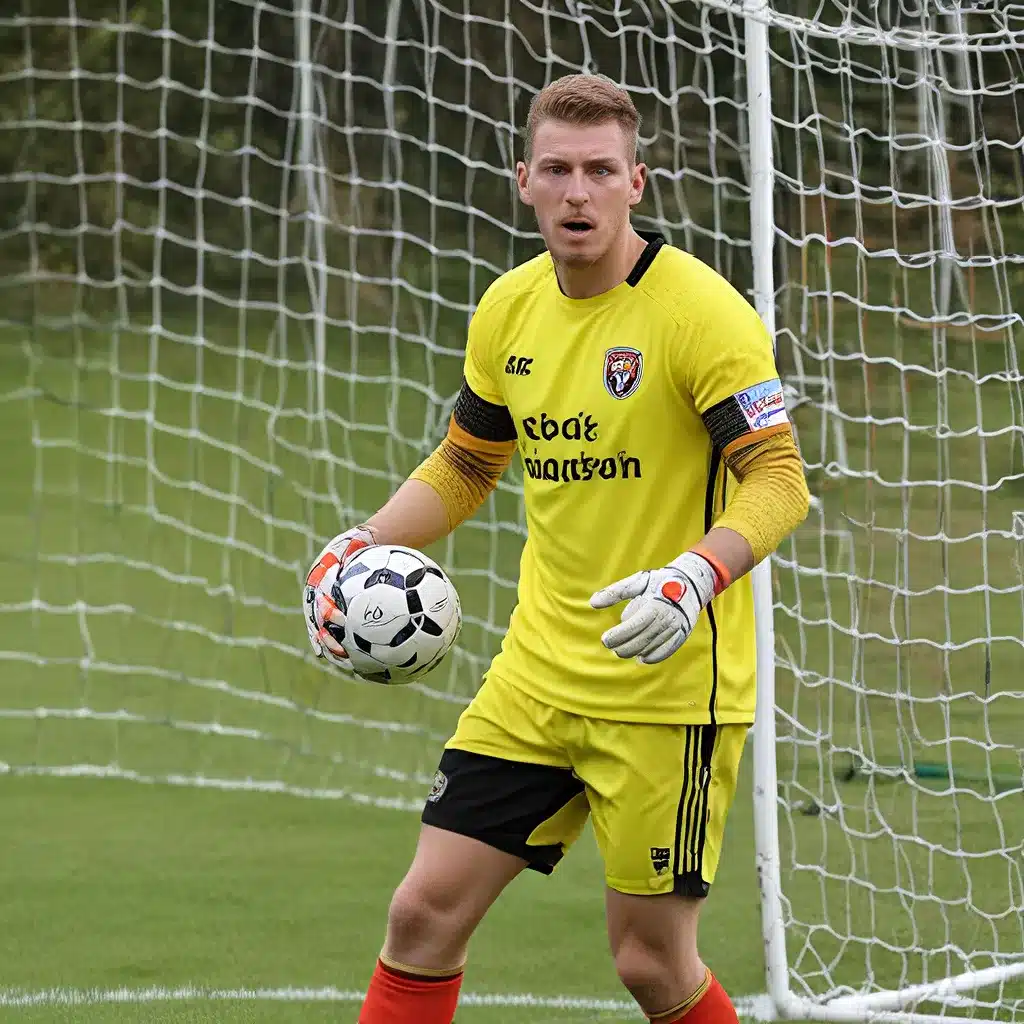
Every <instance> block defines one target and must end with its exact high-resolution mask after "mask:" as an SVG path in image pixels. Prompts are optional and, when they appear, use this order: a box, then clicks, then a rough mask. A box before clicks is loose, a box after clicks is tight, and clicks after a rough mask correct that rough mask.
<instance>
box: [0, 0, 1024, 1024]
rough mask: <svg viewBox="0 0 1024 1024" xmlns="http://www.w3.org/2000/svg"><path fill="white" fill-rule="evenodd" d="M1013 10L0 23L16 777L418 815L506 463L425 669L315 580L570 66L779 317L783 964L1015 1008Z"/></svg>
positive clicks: (428, 398) (490, 577) (801, 978)
mask: <svg viewBox="0 0 1024 1024" xmlns="http://www.w3.org/2000/svg"><path fill="white" fill-rule="evenodd" d="M55 12H57V13H55ZM1022 44H1024V10H1022V9H1021V8H1020V7H1019V6H1018V5H1015V4H1009V5H993V4H988V5H979V4H975V3H969V2H967V0H959V2H958V0H943V2H942V3H937V4H923V5H908V4H897V3H885V4H879V3H876V2H873V0H787V2H785V3H782V2H781V0H780V2H776V3H773V4H765V3H763V2H762V0H746V2H745V3H743V2H740V0H678V2H669V0H631V2H630V3H628V4H625V3H621V2H619V0H600V2H596V3H587V4H583V3H580V2H577V0H559V2H556V3H534V2H531V0H505V2H504V3H500V4H499V3H495V4H493V5H486V4H480V5H476V4H469V3H458V4H447V3H444V2H441V0H381V2H377V3H372V2H369V0H322V2H319V3H317V4H314V5H312V6H310V4H309V3H308V0H307V2H299V3H297V4H296V5H295V6H294V9H292V8H290V7H289V5H280V6H275V5H270V4H267V3H264V2H262V0H254V2H252V3H235V4H220V3H213V2H212V0H211V2H210V3H209V4H171V3H170V2H169V0H154V2H152V3H147V4H140V5H128V4H126V3H125V2H124V0H95V2H93V3H90V4H89V5H87V6H86V5H79V6H76V5H74V4H70V5H69V6H68V7H67V8H60V10H59V11H58V8H57V7H55V6H54V5H53V4H43V3H41V2H38V0H24V2H23V3H22V4H21V5H20V9H19V13H17V14H11V13H0V115H2V119H0V429H2V436H3V438H4V442H5V459H4V463H3V465H4V481H3V486H2V487H0V523H2V526H3V529H2V530H0V559H2V563H3V571H2V572H0V661H2V665H0V772H8V773H43V774H51V775H96V776H110V777H119V778H128V779H135V780H138V781H142V782H171V783H177V784H182V785H195V786H217V787H224V788H239V789H264V790H272V791H280V792H287V793H293V794H296V795H306V796H318V797H346V798H349V799H352V800H356V801H361V802H366V803H373V804H377V805H381V806H391V807H396V808H404V809H413V808H418V807H419V806H420V804H421V801H422V797H423V794H424V792H425V787H426V786H428V785H429V781H430V778H431V776H432V774H433V771H434V767H435V765H436V759H437V756H438V752H439V749H440V745H441V743H442V741H443V740H444V739H445V738H446V737H447V735H449V733H450V731H451V728H452V726H453V724H454V721H455V718H456V717H457V715H458V713H459V711H460V710H461V708H462V707H463V706H464V705H465V704H466V702H467V701H468V700H469V698H470V697H471V695H472V693H473V692H474V690H475V687H476V685H477V684H478V680H479V678H480V673H481V671H482V669H483V668H484V666H485V665H486V663H487V661H488V659H489V657H490V656H491V655H492V654H493V652H494V651H495V650H496V649H497V645H498V643H499V642H500V638H501V635H502V631H503V629H504V627H505V624H506V623H507V619H508V615H509V612H510V610H511V607H512V605H513V602H514V598H515V580H516V574H517V566H518V555H519V551H520V548H521V544H522V539H523V536H524V517H523V510H522V501H521V486H520V482H521V467H520V466H519V465H518V463H516V465H514V466H513V467H512V469H511V470H510V472H509V473H508V474H507V475H506V478H505V480H504V481H503V482H502V483H501V485H500V486H499V488H498V490H497V491H496V492H495V494H494V495H493V496H492V497H491V498H490V499H489V500H488V502H487V503H486V505H485V506H484V507H483V509H482V510H481V511H480V513H479V514H478V515H477V516H476V517H475V519H474V520H473V521H472V522H470V523H467V524H466V525H464V526H463V527H461V528H460V529H459V530H458V531H457V532H456V534H455V535H453V537H451V538H450V539H449V540H448V541H446V542H445V543H444V544H443V545H441V546H439V550H438V551H437V552H435V553H436V555H437V557H438V558H439V559H440V560H442V561H443V563H444V564H445V566H446V567H447V568H448V569H449V570H450V572H451V575H452V578H453V580H454V582H455V584H456V586H457V587H458V588H459V591H460V593H461V595H462V605H463V609H464V612H465V614H466V625H465V628H464V630H463V633H462V638H461V640H460V644H459V647H458V650H457V651H456V652H455V653H454V654H453V656H452V657H451V658H450V659H449V661H448V662H447V663H446V664H445V666H444V667H443V669H441V670H439V671H437V672H435V673H434V674H432V675H430V676H429V677H428V678H426V679H425V680H424V681H423V682H422V683H420V684H418V685H415V686H411V687H408V688H395V689H392V690H383V689H381V688H376V687H371V686H367V685H364V684H359V683H355V682H353V681H351V680H346V679H345V678H343V677H340V676H339V675H337V674H334V673H332V672H330V671H328V670H326V669H325V668H324V667H323V666H322V665H318V664H316V663H314V661H313V659H312V657H311V654H310V652H309V650H308V646H307V645H306V642H305V634H304V629H303V626H302V623H301V620H300V613H299V593H300V581H301V578H302V574H303V572H304V570H305V568H306V566H307V565H308V563H309V561H310V560H311V558H312V557H313V555H314V554H315V553H316V551H317V550H318V549H319V546H320V545H321V543H322V542H323V541H324V540H325V539H326V538H327V537H329V536H330V535H332V534H333V533H335V532H336V531H337V530H338V529H339V528H340V527H341V526H342V525H343V524H350V523H352V522H353V521H357V520H359V519H361V518H363V517H365V516H366V515H368V514H369V513H371V512H372V511H373V510H374V509H376V508H377V507H378V506H379V505H380V504H382V503H383V501H384V500H385V499H386V498H387V496H388V495H389V494H390V493H391V492H392V491H393V490H394V489H395V488H396V487H397V486H398V484H399V483H400V482H401V481H402V479H404V477H405V476H406V474H407V473H408V472H409V471H410V470H411V469H412V468H413V467H414V466H415V465H416V464H417V463H418V462H419V461H420V460H421V459H422V458H423V457H424V456H425V455H426V454H427V453H428V452H429V451H430V450H431V449H432V448H433V447H434V446H435V445H436V443H437V441H438V440H439V438H440V437H441V436H442V435H443V432H444V429H445V426H446V423H447V419H448V415H449V413H450V410H451V403H452V400H453V397H454V395H455V393H456V391H457V389H458V385H459V381H460V376H461V359H462V352H463V346H464V338H465V329H466V324H467V322H468V318H469V316H470V314H471V312H472V310H473V308H474V307H475V304H476V303H477V301H478V300H479V298H480V296H481V294H482V293H483V291H484V289H485V288H486V287H487V285H488V284H489V283H490V282H491V281H492V280H493V279H494V278H495V277H496V276H497V275H498V274H500V273H502V272H503V271H504V270H506V269H508V268H509V267H511V266H513V265H514V264H515V263H517V262H519V261H521V260H522V259H524V258H526V257H528V256H531V255H533V254H534V253H536V252H537V251H539V249H540V245H541V243H540V239H539V238H538V236H537V235H536V233H535V228H534V225H533V223H532V220H531V218H530V216H529V212H528V211H527V210H525V209H523V208H522V207H521V206H520V205H519V204H518V202H517V200H516V197H515V190H514V187H513V179H512V169H513V167H514V162H515V159H516V157H517V156H518V155H519V154H520V153H521V136H520V133H519V130H518V128H517V126H519V125H522V123H523V122H524V119H525V113H526V109H527V106H528V104H529V101H530V98H531V97H532V96H533V95H534V93H535V92H536V91H537V90H538V89H539V88H540V87H542V86H543V85H544V84H545V82H547V81H550V80H551V79H552V78H553V77H556V76H558V75H560V74H563V73H566V72H571V71H580V70H588V71H599V72H601V73H604V74H607V75H609V76H611V77H612V78H614V79H615V80H616V81H619V82H621V83H623V84H624V85H626V86H627V87H628V88H629V89H630V91H631V93H632V95H633V97H634V99H635V101H636V103H637V105H638V107H639V108H640V110H641V113H642V115H643V119H644V120H643V126H642V140H643V157H644V159H645V160H646V161H647V162H648V163H649V165H650V167H651V176H650V185H649V190H648V194H647V197H646V198H645V201H644V203H643V204H642V206H641V207H640V209H639V211H638V214H637V216H636V223H637V225H638V226H640V227H643V228H647V229H653V230H659V231H661V232H662V233H663V234H665V235H666V237H667V238H668V239H669V240H670V241H671V242H673V243H674V244H676V245H679V246H681V247H684V248H686V249H688V250H689V251H691V252H694V253H695V254H697V255H698V256H699V257H701V258H702V259H704V260H705V261H707V262H708V263H710V264H711V265H713V266H715V267H716V268H717V269H719V270H720V271H721V272H722V273H723V274H725V275H726V276H727V277H728V278H729V279H730V280H731V281H733V282H734V283H735V284H736V286H737V287H739V288H740V289H741V290H743V291H744V292H745V293H746V294H748V295H749V296H750V297H751V300H752V301H756V303H757V305H758V308H759V311H760V312H761V313H762V314H763V315H765V316H766V318H768V319H769V320H770V321H772V322H773V323H774V327H775V337H776V344H777V352H778V362H779V368H780V372H781V374H782V376H783V378H784V380H785V383H786V389H787V399H788V403H789V406H790V409H791V418H792V420H793V422H794V426H795V429H796V432H797V435H798V439H799V442H800V445H801V449H802V452H803V456H804V459H805V462H806V467H807V474H808V479H809V482H810V487H811V491H812V495H813V507H812V509H811V512H810V515H809V517H808V519H807V521H806V522H805V523H804V525H803V526H801V527H800V528H799V530H798V531H797V532H796V534H795V535H794V536H793V537H792V538H791V539H790V540H788V541H786V542H785V543H784V544H783V546H782V548H781V549H780V551H779V552H778V553H777V555H776V556H775V557H774V559H773V561H772V565H771V572H770V578H769V577H766V576H765V575H762V577H761V578H762V579H766V578H768V579H770V583H769V587H770V597H769V599H768V601H767V602H766V604H767V605H772V604H773V605H774V630H775V636H774V648H773V649H772V648H766V649H765V650H764V651H763V652H762V653H763V654H764V655H765V657H764V658H763V659H762V663H763V664H764V666H765V672H764V676H763V687H762V694H763V696H764V699H765V702H766V705H767V707H768V708H769V709H771V707H772V704H773V703H774V712H775V713H774V715H772V714H770V713H769V714H768V715H767V716H762V721H761V723H760V725H759V727H758V729H759V733H758V738H757V742H756V743H755V744H754V748H755V749H754V751H753V754H752V755H751V757H752V760H751V761H750V762H749V764H750V767H752V774H753V777H754V782H755V788H756V789H757V790H758V794H759V795H758V797H757V807H758V809H759V822H758V851H757V853H758V858H759V870H760V877H761V881H762V895H763V898H764V906H765V914H764V921H765V942H766V955H767V961H768V965H769V972H768V973H769V984H770V989H771V994H772V996H773V997H774V999H775V1002H776V1005H777V1007H778V1008H779V1010H780V1011H782V1012H783V1013H786V1014H789V1015H793V1016H804V1017H809V1018H811V1019H819V1020H822V1019H839V1020H854V1019H862V1018H865V1017H867V1016H868V1015H869V1014H872V1013H882V1014H885V1013H899V1014H906V1013H910V1012H916V1013H918V1014H920V1015H931V1016H933V1017H936V1018H943V1019H944V1018H947V1017H949V1016H957V1015H973V1016H976V1017H978V1016H980V1017H987V1018H989V1019H1001V1020H1022V1019H1024V954H1022V950H1024V799H1022V797H1024V682H1022V678H1024V674H1022V672H1021V665H1022V659H1024V649H1022V648H1024V641H1022V637H1024V585H1022V578H1024V577H1022V573H1024V563H1022V559H1024V526H1022V525H1021V524H1024V393H1022V388H1021V380H1022V378H1021V371H1020V366H1019V364H1018V353H1019V352H1020V351H1021V344H1022V341H1024V327H1022V318H1021V314H1020V313H1019V312H1017V311H1015V309H1014V303H1015V302H1016V303H1017V306H1018V307H1019V306H1020V304H1021V296H1024V257H1022V256H1021V255H1020V254H1021V253H1024V212H1022V209H1024V207H1022V198H1024V144H1022V141H1021V140H1022V135H1024V84H1022V81H1024V69H1022V64H1021V58H1020V53H1021V47H1022ZM768 175H770V177H768ZM758 183H760V187H759V184H758ZM759 196H760V199H759V198H758V197H759ZM766 199H767V201H765V200H766ZM755 284H756V286H757V288H756V291H755ZM765 593H766V594H767V593H768V592H767V591H766V592H765ZM768 610H769V612H770V610H771V609H770V608H769V609H768ZM769 619H770V615H769V616H767V617H766V616H762V619H761V622H762V626H765V624H766V622H767V621H768V620H769ZM763 635H764V636H765V637H767V636H768V635H769V632H768V631H767V630H765V631H764V632H763ZM772 669H774V672H772V671H771V670H772ZM772 675H774V684H773V680H772ZM772 685H774V689H771V687H772ZM748 807H749V804H747V803H741V804H738V807H737V813H739V812H740V808H748Z"/></svg>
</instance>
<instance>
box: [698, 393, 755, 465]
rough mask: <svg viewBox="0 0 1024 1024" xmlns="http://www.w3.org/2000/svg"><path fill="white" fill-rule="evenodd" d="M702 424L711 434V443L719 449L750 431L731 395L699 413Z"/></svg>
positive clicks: (744, 417) (738, 404)
mask: <svg viewBox="0 0 1024 1024" xmlns="http://www.w3.org/2000/svg"><path fill="white" fill-rule="evenodd" d="M701 419H702V420H703V421H704V426H705V427H707V428H708V433H709V434H710V435H711V443H712V444H713V445H714V446H715V447H716V448H717V449H718V450H719V451H722V449H724V448H727V447H728V446H729V445H730V444H732V442H733V441H735V440H736V439H737V438H740V437H742V436H743V435H744V434H749V433H750V424H749V423H748V422H747V417H746V416H744V415H743V410H742V409H741V408H740V403H739V402H737V401H736V399H735V397H734V396H733V395H730V396H729V397H728V398H725V399H723V400H722V401H721V402H718V403H716V404H715V405H713V406H711V408H710V409H707V410H705V411H704V412H703V413H702V414H701Z"/></svg>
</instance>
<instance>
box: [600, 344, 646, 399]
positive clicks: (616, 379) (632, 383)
mask: <svg viewBox="0 0 1024 1024" xmlns="http://www.w3.org/2000/svg"><path fill="white" fill-rule="evenodd" d="M643 375H644V355H643V353H642V352H641V351H640V350H639V349H635V348H610V349H608V351H607V352H605V354H604V386H605V389H606V390H607V391H608V394H609V395H611V396H612V398H629V396H630V395H631V394H633V392H634V391H636V389H637V388H638V387H639V386H640V378H641V377H643Z"/></svg>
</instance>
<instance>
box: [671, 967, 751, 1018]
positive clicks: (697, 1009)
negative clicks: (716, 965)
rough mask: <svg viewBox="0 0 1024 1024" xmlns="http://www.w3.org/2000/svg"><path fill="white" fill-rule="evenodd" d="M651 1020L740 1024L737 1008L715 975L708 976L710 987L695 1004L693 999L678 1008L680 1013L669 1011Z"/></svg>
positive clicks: (698, 997)
mask: <svg viewBox="0 0 1024 1024" xmlns="http://www.w3.org/2000/svg"><path fill="white" fill-rule="evenodd" d="M651 1020H652V1021H653V1022H655V1024H681V1022H682V1021H685V1022H686V1024H739V1017H737V1016H736V1007H735V1006H733V1005H732V1000H731V999H730V998H729V997H728V996H727V995H726V994H725V989H724V988H722V986H721V985H719V984H718V979H717V978H716V977H715V976H714V975H713V974H709V975H708V987H707V988H706V989H704V992H703V993H702V994H701V995H698V996H697V997H696V1001H695V1002H694V1001H693V997H691V998H690V999H688V1000H687V1001H686V1002H685V1003H683V1005H682V1006H680V1007H679V1008H678V1013H676V1012H675V1011H674V1010H669V1011H668V1013H665V1014H661V1015H660V1016H658V1017H652V1018H651Z"/></svg>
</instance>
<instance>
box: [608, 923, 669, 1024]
mask: <svg viewBox="0 0 1024 1024" xmlns="http://www.w3.org/2000/svg"><path fill="white" fill-rule="evenodd" d="M683 967H684V965H683V964H681V963H680V957H679V952H678V951H672V950H669V949H665V948H661V947H659V946H655V945H650V944H648V943H645V942H643V941H641V940H639V939H638V938H636V937H635V936H627V937H624V939H623V941H622V942H621V943H620V944H619V946H618V948H617V949H616V950H615V970H616V971H617V972H618V975H619V980H620V981H621V982H622V984H623V985H625V987H626V988H627V989H628V990H629V992H630V994H631V995H632V996H633V998H634V999H635V1000H636V1001H637V1002H638V1003H639V1004H640V1005H641V1006H642V1007H643V1008H644V1009H645V1010H647V1011H648V1012H651V1011H652V1010H653V1009H654V1008H657V1007H659V1006H661V1005H662V1004H663V1003H664V1002H665V1001H666V998H667V999H669V1000H670V1001H674V998H673V996H667V995H666V994H667V993H673V994H674V993H678V991H679V986H680V983H681V982H682V980H683V977H684V976H685V973H686V972H684V971H683V970H681V969H682V968H683Z"/></svg>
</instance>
